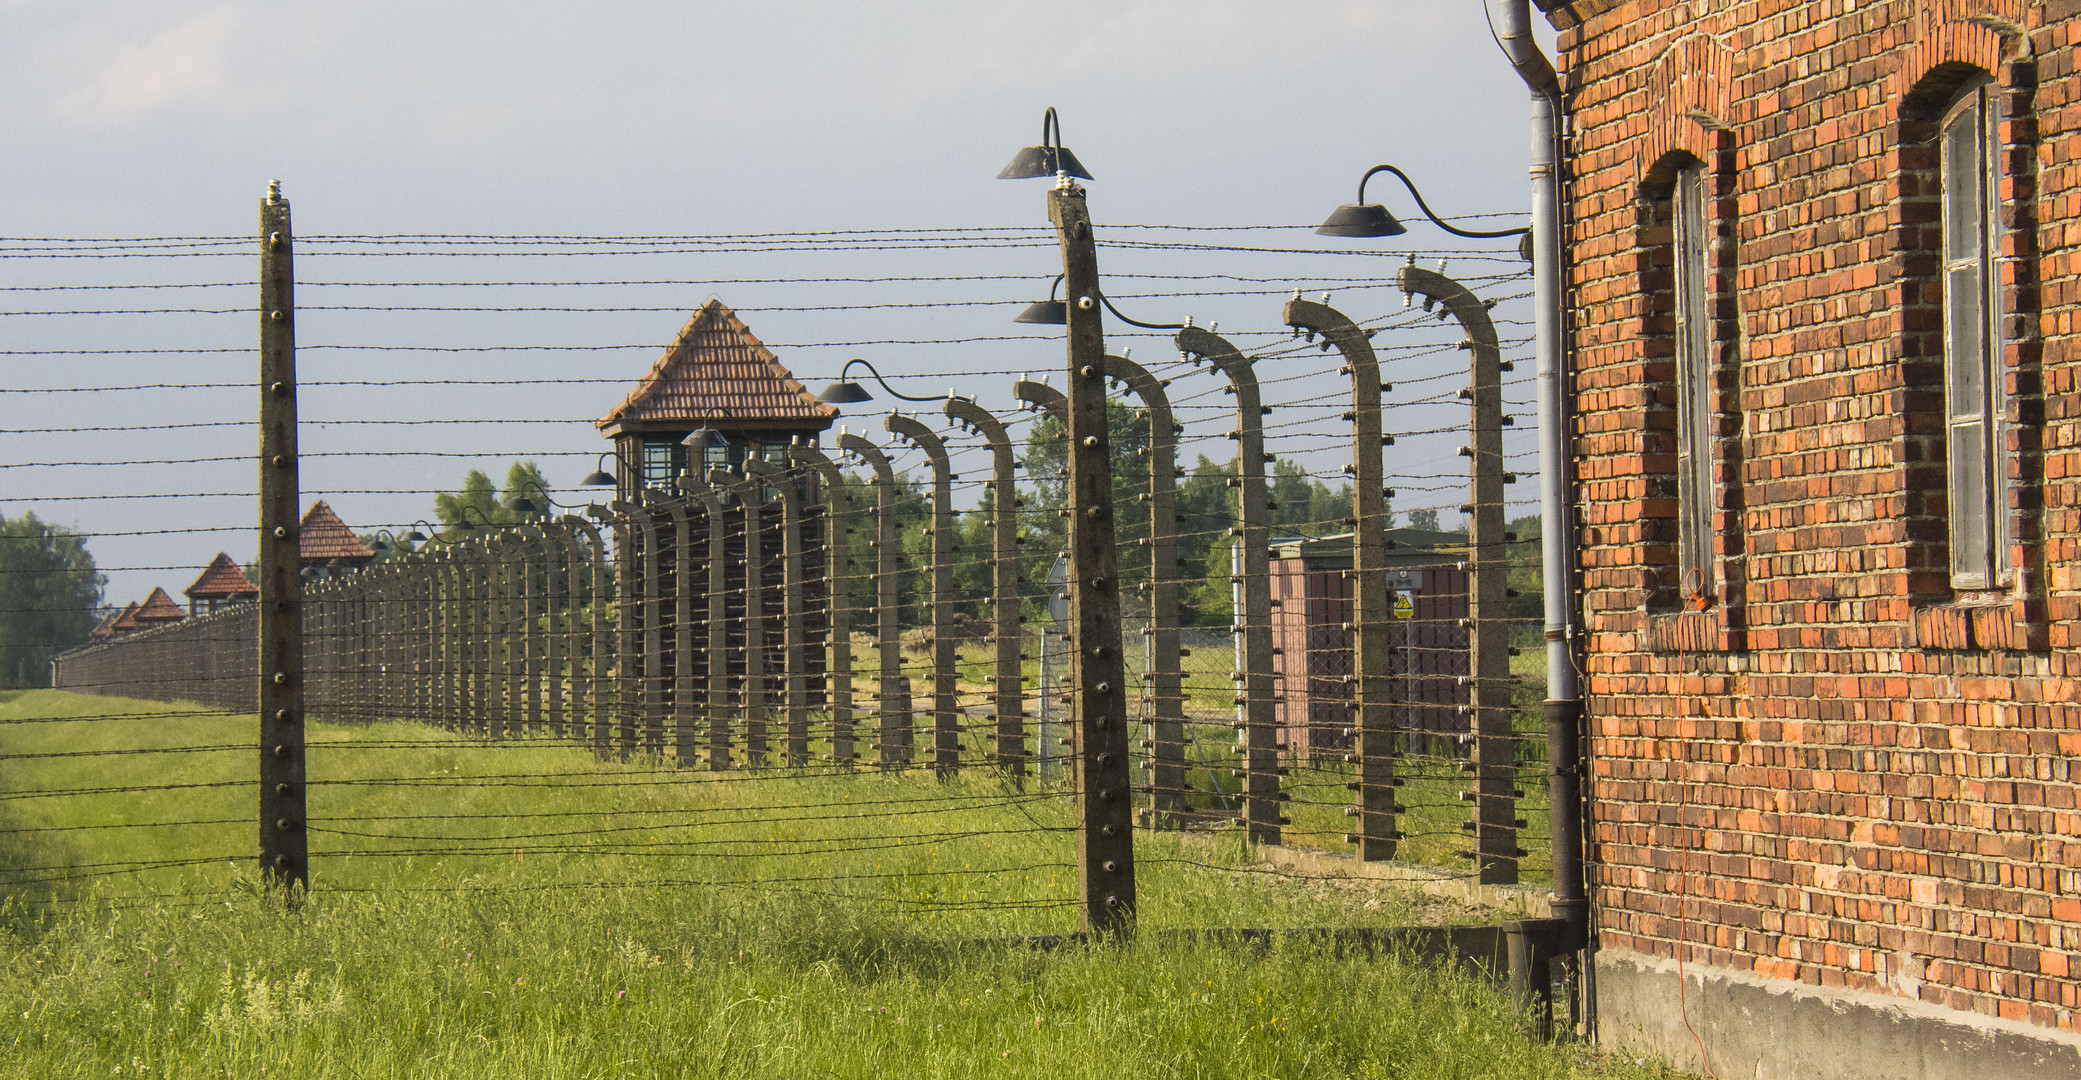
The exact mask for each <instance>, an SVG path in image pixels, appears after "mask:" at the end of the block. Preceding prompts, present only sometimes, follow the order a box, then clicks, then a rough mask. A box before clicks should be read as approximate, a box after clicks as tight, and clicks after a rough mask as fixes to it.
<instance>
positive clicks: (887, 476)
mask: <svg viewBox="0 0 2081 1080" xmlns="http://www.w3.org/2000/svg"><path fill="white" fill-rule="evenodd" d="M838 445H839V448H840V449H842V450H844V451H845V452H846V453H849V454H852V455H853V456H854V457H857V458H859V459H860V460H861V461H864V462H866V463H867V467H868V468H869V469H870V470H872V471H873V473H874V492H875V509H876V513H875V515H874V517H875V522H874V528H875V538H874V539H873V540H870V541H868V543H870V544H872V545H874V549H875V580H874V614H875V645H876V646H877V651H878V652H879V653H880V656H881V663H880V671H881V678H880V686H879V692H878V694H877V695H876V696H877V697H879V698H880V711H881V742H880V747H879V749H880V760H881V765H882V768H884V769H889V768H896V767H898V766H901V765H906V764H909V762H910V748H911V723H910V690H909V687H907V686H906V685H905V684H904V680H903V652H902V646H901V642H899V641H898V639H897V634H898V630H897V625H896V614H897V612H896V573H897V567H896V556H897V543H898V534H897V531H896V475H895V473H894V472H892V471H891V470H890V468H889V459H888V457H887V456H886V455H884V454H883V453H882V452H881V448H880V447H878V446H876V445H874V444H873V443H871V442H868V441H867V440H866V439H863V438H861V437H860V436H858V435H855V434H853V433H852V432H849V431H848V432H843V433H841V434H840V435H839V436H838Z"/></svg>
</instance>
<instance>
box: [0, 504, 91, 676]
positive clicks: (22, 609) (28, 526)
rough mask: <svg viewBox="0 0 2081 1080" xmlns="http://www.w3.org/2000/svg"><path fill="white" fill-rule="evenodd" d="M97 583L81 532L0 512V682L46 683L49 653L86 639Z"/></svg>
mask: <svg viewBox="0 0 2081 1080" xmlns="http://www.w3.org/2000/svg"><path fill="white" fill-rule="evenodd" d="M105 584H107V579H106V578H104V577H103V576H102V575H101V574H99V573H97V572H96V571H95V569H94V557H93V556H92V555H89V554H88V553H87V545H86V540H85V538H84V537H81V536H79V535H78V534H76V533H73V532H71V531H70V530H67V529H63V528H60V527H58V526H55V525H51V524H48V523H46V522H42V521H38V520H37V519H36V515H35V514H23V515H22V516H20V517H17V518H8V517H5V516H0V688H5V689H20V688H25V687H36V686H49V685H50V680H51V663H50V661H51V657H52V656H55V655H57V654H58V653H60V652H63V651H64V650H66V649H69V648H71V647H72V646H74V645H78V644H81V643H82V642H85V641H86V640H87V635H88V634H89V633H90V632H91V631H92V630H93V629H94V620H95V615H94V609H95V607H96V606H97V605H98V604H100V603H101V587H102V586H103V585H105Z"/></svg>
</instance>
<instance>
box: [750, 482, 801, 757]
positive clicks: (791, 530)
mask: <svg viewBox="0 0 2081 1080" xmlns="http://www.w3.org/2000/svg"><path fill="white" fill-rule="evenodd" d="M744 471H745V472H747V473H750V474H751V475H752V476H753V477H754V478H756V479H757V480H758V481H760V483H759V485H757V486H756V487H755V490H757V489H758V488H763V489H764V490H765V491H773V492H778V493H779V495H780V579H781V589H780V593H781V623H780V628H781V657H782V661H781V668H782V670H781V692H780V708H781V715H782V716H783V717H784V718H785V719H784V722H783V726H782V729H783V732H784V735H783V742H782V746H783V751H782V756H783V758H784V760H785V763H786V764H787V766H788V767H789V768H793V769H799V768H801V767H802V766H804V765H807V764H809V673H808V670H807V665H808V656H809V642H808V635H807V632H806V631H807V627H806V626H805V625H804V621H803V606H802V492H801V489H800V488H798V487H796V476H797V474H796V473H795V471H794V470H793V469H785V468H782V467H780V466H778V465H775V464H773V463H772V462H770V461H759V460H756V459H752V460H747V461H746V462H745V463H744ZM768 485H770V486H768Z"/></svg>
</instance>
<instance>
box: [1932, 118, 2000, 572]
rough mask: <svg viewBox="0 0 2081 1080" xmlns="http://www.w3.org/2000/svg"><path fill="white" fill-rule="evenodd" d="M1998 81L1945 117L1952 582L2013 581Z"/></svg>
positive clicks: (1941, 135) (1942, 174) (1943, 257)
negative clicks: (2000, 245) (2000, 255)
mask: <svg viewBox="0 0 2081 1080" xmlns="http://www.w3.org/2000/svg"><path fill="white" fill-rule="evenodd" d="M1996 104H1997V96H1996V88H1995V85H1994V81H1993V80H1992V79H1989V78H1986V77H1981V78H1978V79H1975V80H1973V81H1972V83H1970V84H1969V85H1968V86H1967V87H1966V88H1965V89H1964V90H1963V91H1962V92H1961V93H1960V94H1959V95H1958V98H1957V100H1955V101H1953V102H1952V104H1951V106H1950V108H1949V109H1947V110H1946V111H1945V113H1944V117H1943V120H1942V121H1941V122H1940V123H1939V125H1938V129H1937V130H1938V141H1939V146H1940V159H1941V160H1940V165H1939V183H1938V192H1939V196H1938V198H1939V202H1940V203H1941V205H1942V225H1941V235H1942V248H1941V254H1940V267H1941V269H1940V273H1941V274H1942V280H1943V290H1942V291H1943V347H1944V478H1945V497H1946V508H1947V511H1948V512H1947V514H1946V519H1947V521H1948V530H1949V537H1948V540H1949V548H1950V553H1949V554H1950V560H1949V561H1950V576H1951V587H1952V588H1953V589H1954V590H1956V591H1959V592H1983V591H1992V590H1997V589H2002V588H2006V587H2008V586H2009V585H2011V584H2012V583H2013V582H2014V580H2015V567H2014V566H2013V565H2012V564H2011V559H2010V541H2011V539H2012V537H2011V536H2010V535H2009V534H2010V531H2011V530H2010V528H2009V520H2008V518H2009V515H2008V499H2007V486H2008V477H2009V468H2008V463H2009V462H2008V459H2009V454H2008V450H2007V447H2008V443H2009V439H2008V426H2009V421H2008V413H2009V408H2008V401H2007V393H2006V378H2005V376H2006V370H2005V365H2004V363H2003V346H2004V342H2003V340H2002V335H2001V280H2000V274H1999V268H1998V266H1997V252H1998V240H1999V237H2000V225H2001V171H2000V141H1999V132H1998V130H1997V124H1998V122H1999V117H1998V110H1997V109H1996Z"/></svg>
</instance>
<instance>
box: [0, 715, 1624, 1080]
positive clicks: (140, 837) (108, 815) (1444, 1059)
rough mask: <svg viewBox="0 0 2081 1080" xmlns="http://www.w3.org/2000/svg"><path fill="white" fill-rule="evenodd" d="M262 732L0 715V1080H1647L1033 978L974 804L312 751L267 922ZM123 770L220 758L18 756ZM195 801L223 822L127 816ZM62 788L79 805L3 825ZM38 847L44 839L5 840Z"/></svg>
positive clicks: (1425, 1025)
mask: <svg viewBox="0 0 2081 1080" xmlns="http://www.w3.org/2000/svg"><path fill="white" fill-rule="evenodd" d="M141 717H149V718H141ZM38 719H55V720H56V722H50V723H23V722H21V721H26V720H38ZM253 731H254V721H253V719H252V718H251V717H223V716H214V715H211V714H208V713H205V712H202V711H200V710H195V709H185V708H180V707H169V706H161V705H156V704H149V703H142V702H124V701H116V700H112V699H101V698H89V697H81V696H77V695H67V694H58V693H51V692H30V693H22V694H4V695H0V752H4V753H6V754H8V755H10V756H13V760H11V761H10V763H9V767H8V768H7V769H6V770H0V828H5V829H8V830H16V831H12V832H6V833H0V836H4V837H5V838H7V839H8V840H9V841H11V842H10V844H9V845H8V846H6V847H5V848H4V849H0V859H4V867H0V868H4V869H6V870H9V871H12V872H11V873H7V874H6V875H5V877H7V878H12V879H15V880H16V881H21V880H24V879H34V880H35V881H37V882H39V883H38V884H35V885H32V886H23V885H19V884H18V885H15V886H11V887H9V888H10V891H9V893H8V895H7V897H6V899H5V900H4V901H0V932H4V934H5V935H6V943H5V945H4V946H0V957H4V961H5V962H4V964H0V1025H4V1027H0V1075H9V1076H37V1077H44V1076H50V1077H70V1076H81V1077H85V1076H94V1077H108V1076H142V1077H169V1078H184V1077H226V1076H229V1077H257V1076H262V1075H273V1076H295V1077H328V1078H329V1077H343V1078H344V1077H453V1076H526V1077H619V1076H635V1077H648V1076H660V1077H665V1076H670V1077H681V1076H691V1077H706V1076H810V1077H826V1076H828V1077H853V1076H859V1077H880V1076H919V1077H940V1076H946V1077H957V1076H958V1077H969V1076H993V1077H994V1076H1005V1077H1011V1076H1048V1077H1063V1076H1069V1077H1077V1076H1113V1075H1139V1074H1147V1075H1154V1076H1195V1077H1229V1076H1235V1077H1282V1078H1284V1077H1361V1076H1363V1077H1371V1076H1437V1077H1490V1076H1493V1077H1563V1076H1579V1075H1580V1076H1588V1075H1594V1076H1627V1077H1630V1076H1649V1075H1657V1074H1656V1073H1654V1072H1652V1071H1645V1070H1642V1069H1639V1068H1636V1067H1633V1066H1622V1065H1615V1064H1605V1063H1599V1062H1596V1061H1593V1060H1591V1059H1590V1058H1588V1057H1586V1056H1584V1055H1583V1054H1582V1053H1581V1052H1580V1051H1578V1050H1574V1049H1571V1048H1569V1047H1565V1046H1548V1045H1544V1044H1541V1043H1538V1042H1537V1041H1535V1040H1532V1039H1530V1038H1528V1037H1526V1035H1525V1034H1524V1033H1523V1032H1522V1031H1521V1024H1520V1022H1519V1020H1518V1018H1517V1017H1516V1016H1515V1015H1513V1014H1512V1012H1511V1011H1510V1009H1509V1007H1508V1006H1507V1004H1506V1003H1505V1002H1504V1001H1503V1000H1502V998H1501V997H1500V996H1499V995H1498V994H1497V993H1496V992H1495V991H1494V990H1493V989H1492V988H1490V987H1489V986H1488V985H1486V984H1484V983H1482V982H1479V981H1477V980H1475V979H1473V978H1471V977H1469V976H1467V975H1464V974H1461V973H1456V972H1451V971H1440V970H1437V969H1433V968H1428V967H1423V966H1420V965H1417V964H1415V963H1413V962H1411V961H1408V960H1405V959H1403V958H1400V957H1397V956H1393V955H1380V956H1372V957H1356V956H1348V957H1342V958H1334V957H1331V956H1328V955H1325V954H1324V953H1322V952H1319V951H1317V950H1315V949H1314V948H1311V947H1308V946H1304V945H1298V944H1289V945H1282V946H1275V947H1273V948H1271V949H1269V950H1254V949H1249V948H1241V947H1235V946H1222V945H1216V944H1209V943H1194V942H1191V941H1185V940H1180V939H1176V938H1165V937H1163V936H1161V935H1155V934H1147V935H1144V936H1143V937H1142V938H1141V939H1139V940H1137V941H1136V942H1134V943H1131V944H1121V943H1111V944H1101V945H1095V946H1080V945H1071V946H1065V947H1062V948H1057V949H1053V950H1042V949H1037V948H1033V947H1030V946H1028V945H1026V944H1024V943H1023V940H1022V936H1023V935H1029V934H1036V933H1044V932H1052V931H1060V930H1065V929H1070V928H1073V926H1074V922H1075V920H1074V912H1073V909H1069V908H1062V907H1047V906H1021V905H1037V904H1046V903H1048V902H1050V901H1055V900H1061V899H1067V898H1068V897H1069V896H1070V895H1071V894H1072V892H1073V889H1074V875H1073V873H1072V872H1071V871H1070V870H1069V869H1067V867H1066V866H1062V865H1059V864H1064V863H1067V862H1068V861H1069V860H1070V858H1071V857H1072V854H1073V852H1072V845H1073V834H1071V833H1069V832H1067V831H1060V830H1061V829H1062V827H1063V826H1065V825H1067V824H1068V814H1069V809H1068V807H1067V805H1066V804H1065V801H1064V800H1061V799H1053V798H1046V797H1037V798H1032V799H1029V800H1028V801H1025V802H1018V801H1015V800H1014V799H1013V798H1012V797H1011V793H1008V792H1006V791H1005V790H1003V789H1001V788H1000V787H998V786H996V785H995V784H994V783H993V782H992V781H991V780H989V779H988V778H987V777H975V778H965V777H964V778H962V779H958V780H954V781H944V782H943V781H937V780H933V779H931V778H929V777H924V776H914V775H903V776H889V775H883V774H879V773H873V772H863V773H861V774H858V775H853V776H812V775H795V776H785V775H782V776H769V777H764V778H735V777H733V778H731V779H726V780H719V779H715V778H713V777H710V776H706V775H700V774H688V773H684V772H665V771H661V770H660V769H659V767H658V763H646V762H636V763H629V764H616V763H599V762H595V761H593V759H592V758H591V757H590V755H589V754H587V753H585V752H583V751H581V750H574V749H568V748H562V747H556V746H549V745H541V744H539V743H516V744H509V745H505V746H486V745H484V744H480V743H475V742H471V741H468V740H464V739H460V738H457V737H454V736H450V735H447V734H444V733H441V732H437V731H430V730H428V729H426V728H423V727H419V726H416V725H405V724H382V725H373V726H368V727H343V726H333V725H326V724H320V723H313V724H312V730H311V743H312V750H311V755H310V759H311V769H312V777H313V779H314V780H332V781H339V780H352V779H356V778H386V779H388V780H390V781H391V782H387V783H383V784H372V785H360V784H320V785H319V786H316V787H314V788H313V792H312V797H311V813H312V818H313V821H314V824H315V826H316V828H317V829H318V830H322V831H314V833H313V836H312V846H313V848H314V851H315V852H316V854H315V855H314V858H313V870H312V874H313V880H314V883H315V888H314V889H313V891H312V892H311V893H310V894H309V896H308V897H307V899H306V900H305V901H304V902H303V903H302V904H300V905H299V906H297V907H295V908H294V910H285V909H284V908H283V907H282V905H281V904H280V902H279V899H278V898H275V897H272V896H269V895H267V894H263V893H260V892H258V891H256V890H254V889H253V888H252V887H251V878H250V876H249V872H248V870H247V869H246V865H248V864H245V863H239V864H233V863H231V862H228V861H226V860H227V859H228V858H231V857H237V856H244V855H246V854H247V853H249V852H250V851H251V848H252V843H253V831H254V825H253V823H252V822H251V814H252V798H253V790H252V788H251V786H250V784H249V783H247V781H249V780H250V778H251V770H252V767H253V753H254V752H253V750H252V749H251V748H250V746H249V743H250V740H251V736H252V733H253ZM143 746H238V747H240V748H241V749H238V750H235V751H228V752H224V753H194V754H179V755H163V754H137V755H117V756H96V757H77V756H73V757H47V758H33V757H23V756H18V755H28V754H54V753H74V752H78V751H94V750H128V749H135V748H139V747H143ZM215 782H224V783H231V784H236V786H230V787H223V788H210V787H194V788H182V789H177V790H160V791H145V790H142V789H144V788H147V787H150V786H154V785H164V784H173V783H181V784H204V783H215ZM58 788H96V789H100V792H99V793H94V794H72V795H67V796H64V797H60V798H20V797H17V796H20V795H21V794H22V793H24V792H28V791H33V790H49V789H58ZM1044 794H1045V793H1044ZM525 815H535V816H525ZM551 815H553V816H551ZM220 818H221V819H223V820H225V821H226V822H228V823H227V824H195V825H183V826H178V827H157V826H158V825H159V824H160V823H167V822H196V821H209V820H215V819H220ZM393 818H394V819H397V820H387V819H393ZM81 825H90V826H123V827H119V828H94V829H84V830H83V829H78V828H76V827H77V826H81ZM139 826H146V827H139ZM52 828H66V829H68V830H70V831H65V832H23V831H20V830H25V829H52ZM364 834H384V835H380V836H378V835H364ZM422 837H424V838H430V839H419V838H422ZM1137 855H1138V859H1140V860H1141V862H1140V865H1139V868H1138V872H1139V886H1140V888H1139V894H1140V898H1141V926H1142V927H1143V928H1145V929H1159V928H1178V927H1221V926H1228V927H1235V926H1272V927H1277V926H1381V925H1394V924H1398V923H1408V922H1412V921H1432V922H1435V921H1442V920H1446V919H1461V920H1472V919H1478V918H1480V917H1481V913H1478V912H1470V911H1448V910H1444V909H1441V908H1439V907H1437V906H1436V905H1435V904H1427V903H1426V902H1425V901H1423V900H1421V899H1420V898H1419V897H1417V896H1415V895H1413V894H1410V893H1404V892H1396V891H1393V890H1390V889H1387V888H1384V887H1375V886H1372V885H1369V884H1359V883H1351V882H1340V881H1310V880H1292V879H1285V878H1279V877H1274V876H1270V875H1263V874H1255V873H1244V872H1235V870H1238V869H1242V864H1241V861H1240V858H1241V857H1240V852H1237V851H1228V852H1223V853H1219V854H1215V855H1211V856H1210V855H1205V854H1200V853H1197V852H1195V853H1194V854H1192V855H1190V856H1181V853H1180V849H1179V847H1178V846H1177V841H1176V839H1175V838H1174V837H1161V836H1159V837H1154V838H1150V837H1147V835H1146V834H1143V836H1142V837H1140V838H1138V846H1137ZM1184 858H1189V859H1194V860H1206V861H1211V862H1214V863H1217V864H1220V865H1222V866H1225V867H1231V868H1235V869H1219V868H1208V867H1201V866H1194V865H1189V864H1188V863H1187V862H1184V861H1180V860H1181V859H1184ZM189 859H193V860H200V862H199V863H198V865H192V866H179V867H171V868H164V869H157V870H150V871H146V872H142V873H122V874H114V875H105V876H96V877H70V876H64V875H54V874H51V873H46V872H41V871H35V870H32V869H29V868H35V867H47V866H85V865H88V864H92V863H122V864H136V863H140V862H148V861H156V860H170V861H179V860H189ZM989 869H1000V870H1003V871H1004V872H1000V873H981V872H980V871H983V870H989ZM10 1028H11V1029H12V1030H7V1029H10Z"/></svg>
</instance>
